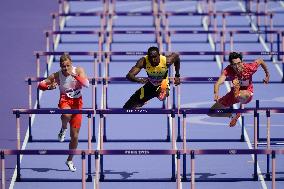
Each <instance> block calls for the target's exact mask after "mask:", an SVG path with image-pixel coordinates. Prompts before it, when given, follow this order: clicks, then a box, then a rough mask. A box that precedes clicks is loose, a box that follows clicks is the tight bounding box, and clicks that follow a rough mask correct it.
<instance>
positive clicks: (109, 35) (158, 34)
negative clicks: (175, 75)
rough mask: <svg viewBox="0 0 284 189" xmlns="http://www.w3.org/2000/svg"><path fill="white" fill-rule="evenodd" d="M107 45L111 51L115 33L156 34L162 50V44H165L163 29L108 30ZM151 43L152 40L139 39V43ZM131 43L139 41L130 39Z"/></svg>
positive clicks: (156, 40)
mask: <svg viewBox="0 0 284 189" xmlns="http://www.w3.org/2000/svg"><path fill="white" fill-rule="evenodd" d="M106 33H107V34H106V35H107V46H108V49H109V51H111V43H113V37H114V35H116V34H117V35H148V34H149V35H154V36H155V39H154V40H155V41H153V42H156V43H157V44H158V46H159V49H160V50H161V51H162V49H163V48H162V46H163V45H162V44H163V42H162V41H163V40H162V31H154V30H152V31H151V30H111V31H107V32H106ZM142 42H143V43H149V42H152V41H139V42H138V43H142ZM117 43H121V42H117ZM129 43H137V41H129Z"/></svg>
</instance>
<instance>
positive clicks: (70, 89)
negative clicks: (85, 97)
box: [59, 67, 82, 98]
mask: <svg viewBox="0 0 284 189" xmlns="http://www.w3.org/2000/svg"><path fill="white" fill-rule="evenodd" d="M75 70H76V67H73V69H72V73H74V74H76V71H75ZM81 89H82V86H81V85H80V83H79V82H78V81H77V80H76V79H75V78H74V77H73V76H71V75H68V76H67V77H66V76H64V75H63V73H62V72H61V71H59V90H60V94H66V95H67V96H68V97H69V98H79V97H81V96H82V94H81Z"/></svg>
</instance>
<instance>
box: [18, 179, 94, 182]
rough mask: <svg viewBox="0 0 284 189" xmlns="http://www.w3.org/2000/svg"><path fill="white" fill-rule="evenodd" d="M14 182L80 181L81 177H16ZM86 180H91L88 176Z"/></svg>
mask: <svg viewBox="0 0 284 189" xmlns="http://www.w3.org/2000/svg"><path fill="white" fill-rule="evenodd" d="M16 182H82V179H59V178H57V179H56V178H50V179H49V178H20V179H19V180H18V178H17V179H16ZM86 182H92V180H89V178H87V179H86Z"/></svg>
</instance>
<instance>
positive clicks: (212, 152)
mask: <svg viewBox="0 0 284 189" xmlns="http://www.w3.org/2000/svg"><path fill="white" fill-rule="evenodd" d="M283 152H284V151H283V150H259V149H257V150H255V149H208V150H207V149H206V150H187V151H186V152H184V153H183V154H184V155H190V157H191V161H190V162H191V173H190V174H191V178H190V179H187V178H186V180H185V179H184V180H183V182H191V189H195V185H196V184H195V183H196V182H222V181H223V182H229V181H231V182H232V181H252V179H251V178H214V179H213V178H212V179H211V180H209V179H197V178H195V162H196V155H200V156H201V155H230V156H235V155H247V154H253V155H266V154H267V155H269V154H272V156H273V161H272V162H273V164H272V165H273V169H272V189H275V188H276V183H275V181H276V180H278V179H276V178H275V169H276V167H275V166H276V154H281V155H282V154H284V153H283Z"/></svg>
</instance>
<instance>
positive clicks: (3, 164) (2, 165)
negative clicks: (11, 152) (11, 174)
mask: <svg viewBox="0 0 284 189" xmlns="http://www.w3.org/2000/svg"><path fill="white" fill-rule="evenodd" d="M1 179H2V181H1V188H2V189H5V183H6V178H5V156H4V151H1Z"/></svg>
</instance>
